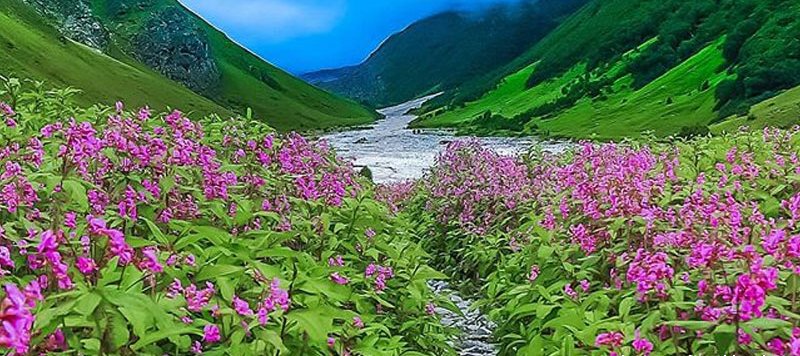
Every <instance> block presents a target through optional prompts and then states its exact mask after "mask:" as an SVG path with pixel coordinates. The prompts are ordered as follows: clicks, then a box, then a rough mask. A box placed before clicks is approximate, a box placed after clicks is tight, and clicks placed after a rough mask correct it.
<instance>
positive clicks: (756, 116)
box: [711, 86, 800, 133]
mask: <svg viewBox="0 0 800 356" xmlns="http://www.w3.org/2000/svg"><path fill="white" fill-rule="evenodd" d="M798 124H800V86H798V87H794V88H792V89H789V90H787V91H785V92H783V93H781V94H779V95H778V96H775V97H773V98H770V99H767V100H765V101H762V102H760V103H758V104H756V105H753V107H752V108H750V112H749V114H748V115H744V116H731V117H729V118H728V119H727V120H725V121H723V122H720V123H717V124H714V125H712V126H711V131H712V132H715V133H723V132H735V131H736V130H738V129H739V128H740V127H742V126H747V127H750V128H752V129H762V128H764V127H767V126H774V127H783V128H788V127H791V126H793V125H798Z"/></svg>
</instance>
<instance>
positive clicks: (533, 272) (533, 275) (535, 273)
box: [528, 265, 539, 282]
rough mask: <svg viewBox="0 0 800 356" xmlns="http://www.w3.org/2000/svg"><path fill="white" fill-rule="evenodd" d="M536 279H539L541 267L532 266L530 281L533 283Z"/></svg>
mask: <svg viewBox="0 0 800 356" xmlns="http://www.w3.org/2000/svg"><path fill="white" fill-rule="evenodd" d="M536 278H539V266H536V265H534V266H531V272H530V274H529V275H528V281H529V282H533V281H535V280H536Z"/></svg>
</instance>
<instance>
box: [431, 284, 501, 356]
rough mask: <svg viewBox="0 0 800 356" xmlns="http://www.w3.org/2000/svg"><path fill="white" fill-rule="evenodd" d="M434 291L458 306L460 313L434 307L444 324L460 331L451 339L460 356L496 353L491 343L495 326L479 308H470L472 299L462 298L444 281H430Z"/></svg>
mask: <svg viewBox="0 0 800 356" xmlns="http://www.w3.org/2000/svg"><path fill="white" fill-rule="evenodd" d="M430 287H431V289H432V290H433V292H434V293H436V294H437V295H440V296H445V297H448V298H450V301H451V302H453V304H455V305H456V307H458V310H460V311H461V313H460V314H458V313H454V312H452V311H450V310H448V309H444V308H436V314H437V315H439V317H440V318H441V320H442V324H444V325H445V326H452V327H454V328H456V329H458V330H460V331H461V333H460V334H459V335H458V336H457V337H456V338H455V339H454V340H453V341H452V346H453V347H454V348H455V349H456V351H458V354H459V355H461V356H487V355H488V356H491V355H497V350H496V349H495V346H494V345H493V344H492V331H493V330H494V328H495V325H494V323H492V322H491V321H490V320H489V318H487V317H486V315H484V314H482V313H481V312H480V310H477V309H473V308H472V301H470V300H469V299H464V298H463V297H462V296H460V295H459V294H458V292H456V291H454V290H452V289H450V285H449V284H448V283H447V282H444V281H434V282H431V283H430Z"/></svg>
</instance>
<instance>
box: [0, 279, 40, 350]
mask: <svg viewBox="0 0 800 356" xmlns="http://www.w3.org/2000/svg"><path fill="white" fill-rule="evenodd" d="M4 289H5V292H6V296H5V299H3V301H2V302H0V324H1V325H2V327H0V346H2V347H7V348H12V349H14V351H15V352H16V353H18V354H27V353H28V350H29V348H30V341H31V328H32V327H33V321H34V316H33V314H31V311H30V308H31V307H32V306H31V301H29V300H28V298H27V297H26V296H25V295H24V294H23V293H22V292H20V291H19V289H18V288H17V286H16V285H14V284H6V285H5V286H4Z"/></svg>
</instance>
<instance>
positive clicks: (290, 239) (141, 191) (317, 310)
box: [0, 91, 450, 355]
mask: <svg viewBox="0 0 800 356" xmlns="http://www.w3.org/2000/svg"><path fill="white" fill-rule="evenodd" d="M43 93H44V94H45V95H37V94H36V93H26V92H22V93H21V94H20V95H16V98H17V99H18V100H17V106H16V107H13V108H12V107H11V106H9V105H6V104H0V109H2V110H0V118H1V119H2V121H0V139H2V140H0V142H3V145H2V147H0V152H2V153H0V166H2V167H4V169H2V171H1V172H2V173H1V174H0V270H1V272H2V273H0V275H2V277H0V278H2V283H3V285H4V291H3V292H0V299H2V300H3V302H2V311H3V312H2V313H0V319H2V321H3V325H4V328H2V329H0V347H5V348H10V349H11V350H12V351H11V352H16V353H19V354H29V353H30V354H39V353H50V352H58V351H69V352H72V353H77V354H128V355H130V354H158V355H162V354H166V353H169V354H189V353H199V352H205V353H207V354H270V355H274V354H292V355H327V354H329V353H331V352H335V353H337V354H347V353H350V352H357V353H359V354H402V353H406V352H409V351H417V352H423V353H426V354H436V353H447V352H450V348H449V346H447V344H446V342H445V341H447V340H448V339H449V336H448V335H449V332H448V331H447V330H445V329H444V328H443V327H442V326H441V324H440V323H439V322H438V320H437V319H436V318H435V317H433V316H431V315H430V314H428V311H429V310H430V306H431V305H433V304H431V303H437V300H436V299H437V298H436V297H434V296H433V295H432V294H431V292H430V290H429V288H428V286H427V281H428V280H429V279H431V278H443V277H444V276H443V275H441V274H439V273H438V272H435V271H434V270H433V269H431V268H430V267H428V266H427V265H426V264H425V261H426V257H425V256H426V255H425V254H424V252H423V251H422V250H421V249H420V247H419V246H418V245H417V244H415V243H414V242H412V241H410V240H409V239H408V237H407V235H403V234H400V233H398V231H404V230H405V229H406V228H405V227H404V226H405V224H406V222H404V221H401V220H398V219H395V218H394V217H392V215H391V214H390V213H389V210H388V209H387V208H386V207H385V206H384V205H383V204H381V203H379V202H377V201H375V200H374V199H373V198H372V195H373V193H372V188H371V185H370V184H369V183H367V182H364V181H361V180H359V179H358V177H357V174H356V173H355V171H354V170H353V169H352V167H351V166H350V165H349V164H346V163H343V162H342V161H340V160H339V159H338V158H336V156H335V155H334V154H333V152H331V150H330V149H329V148H328V147H327V146H326V145H324V144H313V143H310V142H309V141H307V140H306V139H304V138H303V137H301V136H299V135H297V134H289V135H278V134H275V133H274V132H272V130H271V129H270V128H268V127H266V126H265V125H263V124H260V123H258V122H248V121H246V120H245V119H238V120H220V119H217V118H209V119H204V120H202V123H201V122H193V121H191V120H189V119H188V118H187V117H186V116H185V115H183V114H182V113H180V112H178V111H175V112H172V113H167V114H158V115H156V114H151V113H150V111H149V110H148V109H147V108H142V109H139V110H136V111H133V112H131V111H126V110H124V108H123V106H122V104H117V107H116V108H115V109H109V108H103V107H99V106H95V107H93V108H91V109H88V110H83V109H75V108H72V109H71V110H70V111H71V115H70V116H62V115H61V114H60V111H59V110H61V109H60V108H62V104H63V103H65V102H68V98H65V97H63V96H62V95H59V92H58V91H44V92H43ZM62 93H63V92H62ZM7 94H8V93H7ZM64 117H74V119H62V118H64ZM438 303H440V304H441V305H449V304H448V302H446V301H439V302H438Z"/></svg>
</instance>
